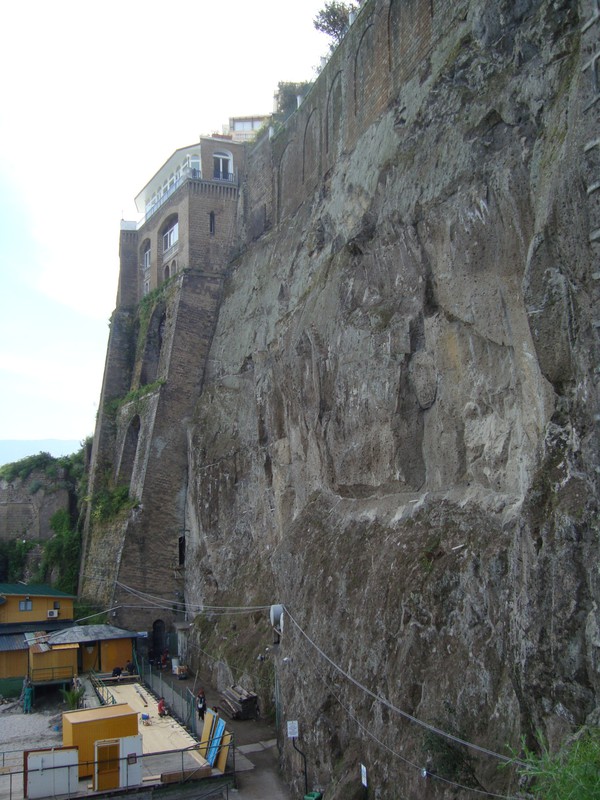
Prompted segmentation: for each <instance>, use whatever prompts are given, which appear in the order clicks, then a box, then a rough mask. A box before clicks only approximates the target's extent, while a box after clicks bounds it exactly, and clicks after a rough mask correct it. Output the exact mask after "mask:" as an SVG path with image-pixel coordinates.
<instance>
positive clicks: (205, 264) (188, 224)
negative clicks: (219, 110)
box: [80, 117, 262, 652]
mask: <svg viewBox="0 0 600 800" xmlns="http://www.w3.org/2000/svg"><path fill="white" fill-rule="evenodd" d="M236 119H237V118H232V120H230V124H231V123H233V128H234V132H233V133H232V134H231V135H229V134H228V135H216V134H215V135H213V136H204V137H201V138H200V139H199V141H198V142H195V143H194V144H191V145H189V146H186V147H181V148H179V149H177V150H175V151H174V152H173V153H172V154H171V155H170V156H169V158H168V159H167V160H166V161H165V162H164V164H163V165H162V166H161V167H160V168H159V169H158V170H157V171H156V172H155V174H154V175H153V176H152V177H151V178H150V180H149V181H148V182H147V183H146V185H145V186H144V187H143V188H142V189H141V191H140V192H139V193H138V195H137V197H136V198H135V202H136V206H137V208H138V210H139V211H140V213H141V214H142V215H143V216H142V218H141V220H140V221H139V222H130V221H122V222H121V233H120V247H119V256H120V274H119V286H118V291H117V305H116V310H115V312H114V314H113V318H112V321H111V333H110V338H109V344H108V352H107V359H106V366H105V374H104V381H103V387H102V396H101V402H100V412H99V415H98V421H97V426H96V432H95V437H94V445H93V454H92V470H91V475H90V489H91V496H92V498H94V497H96V498H98V497H99V496H100V495H101V494H102V493H103V492H107V491H108V492H111V491H113V490H115V489H116V488H121V487H127V490H128V495H129V498H130V500H131V501H132V502H133V503H134V505H135V508H133V509H131V508H128V509H127V510H126V511H125V512H124V514H125V515H124V516H123V515H122V516H120V517H119V518H118V519H110V520H99V519H98V518H97V516H98V515H97V514H95V513H94V500H93V501H92V506H91V508H90V510H89V513H88V519H87V522H86V535H85V536H84V552H83V559H82V573H81V580H80V591H81V592H82V594H83V596H84V597H86V599H88V600H90V601H92V602H95V603H99V604H101V605H102V607H104V608H114V607H115V606H119V607H118V608H117V609H116V611H114V612H113V621H114V622H115V623H116V624H120V625H124V626H125V627H132V628H135V629H138V630H144V629H147V630H148V632H149V633H150V635H151V638H150V640H149V647H150V648H151V649H152V650H154V651H155V652H161V651H162V649H163V648H164V647H165V646H167V645H168V644H169V642H168V639H167V636H168V634H169V632H171V631H172V630H173V623H174V622H176V621H177V619H178V618H179V619H181V616H180V615H179V614H178V607H179V606H178V603H179V602H180V601H181V600H182V599H183V583H184V570H185V536H186V529H187V527H188V526H187V523H186V518H185V501H184V498H183V497H182V495H181V486H183V485H185V483H186V480H187V468H188V465H187V456H186V442H187V435H188V427H189V424H190V421H191V418H192V414H193V410H194V403H195V401H196V399H197V398H198V396H199V394H200V391H201V383H202V379H203V375H204V371H205V364H206V358H207V356H208V350H209V347H210V341H211V337H212V331H213V329H214V325H215V321H216V318H217V311H218V305H219V302H220V298H221V291H222V281H223V276H224V272H225V268H226V266H227V264H228V263H229V261H230V258H231V254H232V248H233V240H234V235H235V230H236V216H237V209H238V202H239V187H240V184H241V182H242V181H243V179H244V174H245V166H246V147H245V144H244V143H243V142H240V141H236V138H239V137H237V134H236V131H235V122H236ZM244 119H245V118H240V120H242V121H244ZM249 120H250V122H251V127H252V130H254V128H255V126H256V124H258V120H262V118H260V117H252V118H249ZM242 131H243V126H242ZM142 300H144V303H141V301H142ZM107 465H108V466H107ZM103 526H104V527H103ZM108 527H110V536H108V537H106V538H103V536H102V535H100V536H98V535H96V534H97V533H99V532H101V530H102V529H104V530H106V531H108ZM144 594H152V595H154V596H155V597H156V596H158V597H159V599H160V601H161V602H160V604H159V605H160V606H162V607H158V608H157V607H156V606H154V608H153V610H152V611H150V610H149V609H148V605H149V604H148V600H147V598H144V597H143V595H144ZM132 606H133V607H132Z"/></svg>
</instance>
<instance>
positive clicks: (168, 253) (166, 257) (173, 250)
mask: <svg viewBox="0 0 600 800" xmlns="http://www.w3.org/2000/svg"><path fill="white" fill-rule="evenodd" d="M178 250H179V241H177V242H175V243H174V244H172V245H171V247H169V248H168V249H167V250H165V251H164V252H163V257H162V260H163V264H165V263H166V262H167V261H170V260H171V259H172V258H173V256H174V255H176V254H177V252H178Z"/></svg>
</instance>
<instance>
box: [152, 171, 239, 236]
mask: <svg viewBox="0 0 600 800" xmlns="http://www.w3.org/2000/svg"><path fill="white" fill-rule="evenodd" d="M201 180H203V179H202V175H201V173H200V170H198V169H192V168H191V167H188V168H187V169H186V170H183V171H182V172H181V174H180V176H179V178H177V180H176V181H174V183H172V184H171V185H170V186H169V188H168V189H167V191H166V192H165V193H164V194H162V195H161V196H160V197H159V198H158V200H157V201H156V203H155V204H154V205H153V206H152V207H151V208H149V209H148V210H147V211H146V213H145V214H144V216H143V218H142V219H141V220H140V221H139V222H138V223H137V229H138V230H139V229H140V228H141V227H142V226H143V225H145V224H146V222H148V220H149V219H150V218H151V217H153V216H154V214H156V212H157V211H158V210H159V208H160V207H161V206H163V205H164V204H165V203H166V202H167V200H168V199H169V198H170V197H171V195H173V194H175V192H176V191H177V189H179V187H180V186H183V184H184V183H185V182H186V181H201ZM215 182H217V183H227V184H234V185H236V184H237V174H236V173H235V172H219V171H218V170H215V171H214V173H213V177H212V178H211V179H209V180H208V181H205V183H215Z"/></svg>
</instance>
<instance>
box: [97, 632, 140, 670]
mask: <svg viewBox="0 0 600 800" xmlns="http://www.w3.org/2000/svg"><path fill="white" fill-rule="evenodd" d="M100 644H101V647H102V654H101V664H102V672H112V671H113V669H114V668H115V667H121V669H125V664H126V663H127V662H128V661H131V659H132V658H133V647H132V644H131V639H108V640H107V641H105V642H101V643H100Z"/></svg>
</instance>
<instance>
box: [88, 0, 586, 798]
mask: <svg viewBox="0 0 600 800" xmlns="http://www.w3.org/2000/svg"><path fill="white" fill-rule="evenodd" d="M596 11H597V5H596V3H595V2H592V0H585V1H584V0H582V2H581V3H579V4H577V3H575V2H569V0H520V2H512V0H501V2H495V3H485V2H481V0H479V1H478V0H462V1H461V2H456V0H433V2H432V0H402V1H401V0H370V1H369V2H366V3H363V5H362V8H361V11H360V13H359V15H358V18H357V20H356V21H355V22H354V24H353V25H352V27H351V29H350V31H349V32H348V34H347V35H346V37H345V39H344V41H343V42H342V44H341V45H340V47H338V48H337V50H336V52H335V53H334V54H333V55H332V57H331V59H330V61H329V63H328V65H327V66H326V68H325V69H324V70H323V72H322V73H321V74H320V76H319V78H318V80H317V81H316V83H315V86H314V88H313V90H312V91H311V93H310V94H309V95H308V97H307V98H306V99H305V100H304V102H303V104H302V106H301V107H300V108H299V109H298V111H297V112H296V114H294V116H293V117H292V118H291V119H290V120H289V121H288V123H287V124H286V126H285V128H284V129H282V130H281V131H279V132H277V133H276V135H275V136H274V137H272V138H268V137H266V136H265V137H264V138H262V139H261V140H260V141H259V142H258V143H257V144H256V145H255V146H254V147H253V149H252V150H251V151H250V152H249V153H248V160H247V178H246V181H245V183H244V184H243V186H242V187H241V190H240V197H239V202H238V200H237V198H236V200H235V202H238V214H237V229H236V230H235V232H234V239H235V241H234V242H233V245H234V246H236V247H237V251H238V257H237V259H236V260H235V261H234V262H233V263H232V264H230V265H229V271H228V273H227V274H226V275H225V279H224V281H223V285H222V282H221V279H222V277H223V273H224V271H225V269H224V268H225V264H223V263H219V264H213V265H211V268H214V273H203V272H202V271H201V270H200V268H199V267H198V266H194V265H193V264H190V267H189V268H186V269H185V271H184V272H182V273H181V274H180V275H178V276H176V278H175V279H171V281H170V282H168V283H165V284H164V286H163V287H162V288H161V290H160V292H159V293H158V294H157V295H156V296H155V297H154V299H153V300H152V303H153V305H152V306H151V307H148V308H146V309H145V311H144V309H143V308H142V305H140V306H139V307H138V308H137V310H136V308H135V304H136V302H137V301H138V300H139V299H140V298H139V286H138V284H137V283H136V281H137V276H138V272H139V269H138V251H137V249H136V248H137V246H138V244H139V242H137V239H136V236H137V234H136V233H135V231H132V232H126V235H124V236H122V240H121V244H122V248H123V249H122V256H121V260H122V268H121V283H120V289H119V299H118V303H119V308H118V310H117V313H116V315H115V317H114V320H113V327H112V330H111V341H110V343H109V353H108V357H107V367H106V373H105V379H104V386H103V395H102V401H101V413H100V415H99V423H98V429H97V432H96V437H95V442H94V456H93V459H94V463H93V465H92V477H91V493H92V495H93V496H94V497H95V498H96V499H95V503H96V505H95V506H93V507H92V511H91V512H90V514H89V515H88V525H87V529H86V537H85V553H84V559H83V567H82V579H81V591H82V594H83V595H84V596H86V597H88V598H90V599H91V598H96V599H99V598H101V599H103V602H104V603H105V604H107V605H109V604H122V607H121V609H120V610H119V611H118V612H115V613H116V614H117V615H118V616H117V620H116V621H117V622H118V624H121V625H130V626H132V627H135V628H138V629H141V628H142V627H147V628H149V629H151V630H152V631H153V635H154V642H155V644H156V642H160V643H161V644H162V642H163V638H162V637H163V636H164V632H165V630H166V629H167V628H168V626H169V625H171V623H172V622H173V621H178V620H180V621H183V619H182V616H183V614H182V611H181V610H180V609H181V608H182V607H181V606H180V604H179V599H180V597H181V591H184V592H185V599H186V601H187V604H188V605H187V608H188V611H187V618H186V620H185V628H186V630H187V623H189V622H193V623H194V624H193V627H192V628H191V630H190V631H189V635H188V638H187V639H185V635H184V633H183V632H182V633H181V638H182V639H183V640H184V641H183V642H182V643H181V644H182V647H183V646H185V649H182V650H180V656H182V657H183V658H185V659H186V660H187V661H188V663H190V664H191V665H192V666H198V664H201V666H202V667H203V668H206V667H211V666H214V670H215V673H214V675H215V680H216V681H217V682H218V683H220V684H227V683H231V682H233V681H234V680H235V681H236V682H240V683H242V684H243V685H245V686H246V687H247V688H254V689H256V690H257V691H258V692H259V693H260V695H261V704H262V707H263V709H266V710H269V709H274V711H275V714H276V719H277V721H278V725H279V728H278V730H279V734H280V736H281V742H280V744H281V752H282V763H283V766H284V768H285V770H286V774H287V776H288V777H289V779H290V782H291V783H293V784H294V785H295V789H297V790H298V793H300V791H301V789H302V788H303V780H301V779H300V778H299V776H300V775H302V765H301V762H300V761H299V760H298V759H299V756H298V755H297V753H296V752H295V750H293V748H291V747H290V745H289V742H287V740H286V739H285V738H284V725H283V723H285V721H286V720H298V722H299V726H300V735H301V740H302V749H303V750H304V751H305V752H306V754H307V757H308V773H309V782H310V784H311V786H317V785H319V786H322V787H327V796H328V797H329V798H331V800H336V798H340V799H341V798H344V800H347V799H348V798H352V797H354V796H358V795H359V793H360V791H361V788H360V773H359V766H358V765H359V763H362V764H364V765H365V766H366V767H367V770H368V775H369V786H370V788H371V791H372V794H373V796H375V797H378V798H381V799H382V800H384V799H385V798H398V797H400V796H406V797H437V798H442V797H455V796H469V795H468V792H467V790H466V789H456V786H455V784H458V785H460V786H466V787H470V788H478V789H480V790H481V789H483V790H486V791H494V792H510V791H513V790H515V786H516V784H515V777H514V774H513V772H512V771H511V769H506V770H498V764H499V763H500V761H501V758H499V757H498V754H500V755H502V754H505V753H506V746H507V745H509V746H512V747H514V748H517V747H518V744H519V741H520V737H521V736H524V737H525V738H526V739H527V740H528V741H529V743H530V744H532V743H533V739H534V734H535V731H536V730H537V729H540V730H541V731H542V732H543V733H544V735H545V736H546V737H547V738H548V739H549V741H550V744H551V746H556V745H557V744H558V743H559V742H560V741H562V740H563V739H564V737H565V736H566V735H567V734H568V733H569V732H571V731H572V730H573V729H575V728H577V727H578V726H581V725H583V724H585V723H586V722H594V721H595V720H596V721H597V719H598V703H597V697H598V689H599V685H598V684H599V661H598V659H599V651H598V648H599V647H600V620H599V618H598V607H597V603H598V571H597V551H598V501H597V496H598V473H599V466H598V419H599V418H600V409H599V407H598V390H597V378H598V374H597V364H598V329H599V320H598V313H597V302H598V292H599V284H598V278H599V277H600V273H599V272H598V270H597V248H598V246H599V245H600V209H599V207H598V203H599V200H600V190H598V187H600V180H599V178H598V175H599V168H600V138H599V123H598V108H600V101H599V102H598V103H596V100H598V97H599V95H600V92H599V82H598V61H597V60H595V57H594V53H596V52H597V49H598V47H597V46H598V37H599V36H600V21H599V20H600V14H599V15H597V17H596V16H595V14H596ZM173 202H174V203H175V202H176V199H175V196H174V199H173ZM177 202H179V201H177ZM184 216H185V215H183V214H182V220H183V219H184ZM185 219H188V217H187V216H185ZM188 221H189V224H190V225H192V224H194V223H195V221H194V220H192V219H191V217H190V219H189V220H188ZM182 228H183V222H182ZM225 244H227V243H225ZM144 314H145V315H146V317H144ZM144 320H145V321H144ZM111 404H112V405H111ZM110 407H112V412H110V413H109V411H108V410H107V409H109V408H110ZM102 481H105V483H106V484H107V486H104V484H103V483H102ZM118 484H123V485H127V487H128V489H129V493H130V496H131V497H132V498H134V499H135V501H136V507H135V508H131V507H128V506H126V507H124V508H123V507H120V509H119V513H118V514H116V515H114V514H113V516H112V517H110V519H108V518H107V519H102V514H101V513H100V511H101V510H102V505H101V503H100V501H101V500H102V498H103V497H104V502H105V503H108V502H109V500H110V501H111V502H112V500H114V494H111V492H112V491H113V488H114V485H116V490H119V489H120V488H121V487H120V486H119V485H118ZM107 487H108V488H107ZM99 489H103V490H104V492H105V493H104V495H102V492H101V491H100V490H99ZM108 489H110V492H109V491H108ZM99 503H100V505H99ZM146 593H150V594H151V597H148V595H147V594H146ZM157 598H158V599H160V602H157ZM127 602H129V603H131V604H133V603H137V606H136V607H135V608H134V609H128V608H127ZM147 602H150V609H148V608H147V607H145V604H147ZM271 603H281V604H284V606H285V609H286V610H285V612H284V617H283V618H284V631H283V636H282V639H281V643H280V644H279V645H278V646H276V647H272V646H271V645H272V634H271V631H270V630H269V625H268V616H267V612H266V611H265V610H264V607H265V606H266V607H268V606H269V605H270V604H271ZM231 606H235V607H244V609H243V610H244V611H248V610H249V611H253V613H251V614H250V615H248V614H243V615H241V616H239V617H238V616H235V617H231V616H226V615H225V614H223V613H220V612H222V611H223V607H231ZM209 607H213V608H212V609H210V608H209ZM215 607H217V608H215ZM219 607H220V608H219ZM249 607H256V608H255V609H252V608H249ZM194 608H203V609H204V613H203V614H199V615H198V616H196V617H194V614H193V613H192V611H191V609H194ZM149 615H154V616H156V617H160V618H158V619H154V617H153V616H149ZM232 619H233V621H232ZM432 727H433V728H434V730H432ZM440 732H441V733H443V734H444V735H441V733H440ZM447 734H449V735H450V737H449V736H448V735H447ZM451 737H455V738H451ZM457 739H460V740H462V743H461V742H459V741H457ZM465 742H467V743H468V744H465ZM471 744H474V745H476V746H477V747H472V746H470V745H471ZM477 748H479V749H477ZM481 748H483V750H482V749H481ZM486 750H487V751H493V752H492V753H490V752H485V751H486ZM422 770H427V771H428V774H429V777H427V778H425V779H424V778H423V777H422V772H421V771H422ZM433 776H437V777H433ZM438 778H442V779H443V781H440V780H438ZM444 781H445V782H444ZM456 792H458V794H456ZM461 793H462V794H461Z"/></svg>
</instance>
